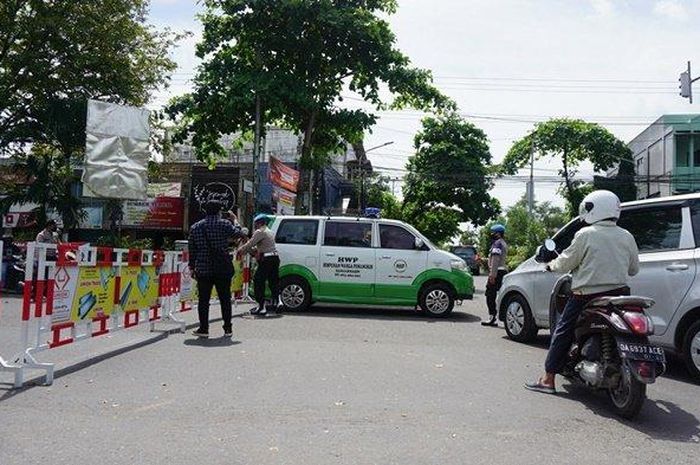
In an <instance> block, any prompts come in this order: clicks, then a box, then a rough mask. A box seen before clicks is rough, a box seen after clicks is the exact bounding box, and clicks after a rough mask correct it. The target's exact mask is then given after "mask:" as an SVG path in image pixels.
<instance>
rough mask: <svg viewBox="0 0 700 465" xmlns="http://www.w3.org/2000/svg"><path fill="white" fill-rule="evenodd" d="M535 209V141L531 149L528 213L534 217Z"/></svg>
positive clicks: (533, 140)
mask: <svg viewBox="0 0 700 465" xmlns="http://www.w3.org/2000/svg"><path fill="white" fill-rule="evenodd" d="M534 208H535V139H534V138H533V139H532V145H531V147H530V181H528V183H527V211H528V213H529V214H530V216H532V211H533V210H534Z"/></svg>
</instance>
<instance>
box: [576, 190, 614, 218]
mask: <svg viewBox="0 0 700 465" xmlns="http://www.w3.org/2000/svg"><path fill="white" fill-rule="evenodd" d="M578 213H579V216H580V218H581V219H582V220H583V221H585V222H586V223H588V224H594V223H597V222H599V221H603V220H608V219H615V220H617V219H619V218H620V199H619V198H618V197H617V195H615V194H613V193H612V192H610V191H602V190H601V191H595V192H591V193H590V194H588V195H587V196H586V197H584V198H583V201H581V205H580V206H579V209H578Z"/></svg>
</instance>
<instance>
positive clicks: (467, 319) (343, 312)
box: [288, 307, 481, 323]
mask: <svg viewBox="0 0 700 465" xmlns="http://www.w3.org/2000/svg"><path fill="white" fill-rule="evenodd" d="M288 315H290V316H291V315H294V316H301V317H321V318H361V319H368V320H407V321H425V322H428V323H443V322H449V323H476V322H479V321H481V318H479V317H478V316H475V315H471V314H469V313H464V312H453V313H451V314H450V316H448V317H446V318H431V317H427V316H425V315H423V314H421V313H419V312H417V311H415V310H404V309H390V308H387V309H384V308H380V309H376V308H371V309H368V308H336V307H312V309H311V310H308V311H305V312H289V313H288Z"/></svg>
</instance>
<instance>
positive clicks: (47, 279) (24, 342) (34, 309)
mask: <svg viewBox="0 0 700 465" xmlns="http://www.w3.org/2000/svg"><path fill="white" fill-rule="evenodd" d="M1 252H2V249H1V248H0V253H1ZM0 256H1V255H0ZM32 257H34V259H33V260H32ZM188 261H189V257H188V254H187V252H186V251H165V252H164V251H149V250H137V249H116V248H109V247H94V246H91V245H90V244H78V243H66V244H59V245H53V244H41V243H34V242H32V243H29V244H28V248H27V260H26V268H25V285H24V295H23V299H22V310H21V336H20V337H21V347H22V352H21V353H20V354H19V355H18V356H17V357H15V358H14V360H13V361H12V362H10V361H7V360H4V359H3V358H1V357H0V371H11V372H14V375H15V382H14V386H15V387H16V388H19V387H22V385H23V384H24V379H25V370H42V371H44V372H45V373H46V376H45V380H46V384H51V383H52V382H53V371H54V364H53V363H43V362H40V361H38V360H37V359H36V357H35V354H36V353H38V352H41V351H44V350H49V349H53V348H57V347H61V346H65V345H68V344H73V343H76V342H79V341H82V340H86V339H91V338H96V337H100V336H103V335H106V334H112V333H114V332H117V331H120V330H124V329H128V328H133V327H137V326H139V325H149V327H150V330H151V331H154V330H155V329H156V324H157V323H162V324H173V325H176V326H177V327H178V329H179V330H180V331H181V332H184V331H185V327H186V323H185V320H183V319H182V318H181V314H182V313H185V312H188V311H191V310H192V309H193V308H194V307H195V302H196V293H195V287H196V286H194V281H193V279H192V276H191V275H190V271H189V267H188ZM234 263H235V264H236V268H237V273H236V276H235V279H234V285H233V286H232V287H233V289H232V290H233V291H234V293H233V294H232V295H233V296H234V297H233V299H232V300H233V303H234V305H236V306H237V305H238V304H240V303H243V302H249V301H252V299H250V297H249V296H248V294H249V286H250V257H249V256H245V257H240V256H239V257H236V260H235V262H234Z"/></svg>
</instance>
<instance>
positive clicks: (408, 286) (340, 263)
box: [272, 216, 474, 317]
mask: <svg viewBox="0 0 700 465" xmlns="http://www.w3.org/2000/svg"><path fill="white" fill-rule="evenodd" d="M272 231H273V233H274V234H275V239H276V241H277V250H278V252H279V255H280V262H281V266H280V288H279V289H280V299H281V301H282V305H283V307H284V308H285V309H287V310H303V309H306V308H307V307H309V306H310V305H311V304H313V303H315V302H323V303H330V304H342V305H362V306H367V305H369V306H411V307H416V306H418V307H420V308H421V309H422V310H423V311H424V312H425V313H426V314H428V315H430V316H434V317H440V316H446V315H448V314H449V313H450V312H451V311H452V309H453V307H454V305H455V301H458V300H464V299H471V298H473V295H474V281H473V278H472V276H471V275H470V274H469V272H468V271H467V266H466V264H465V262H464V260H462V259H461V258H459V257H457V256H456V255H453V254H451V253H449V252H445V251H443V250H440V249H438V248H437V247H435V246H434V245H433V244H431V243H430V241H429V240H428V239H426V238H425V237H424V236H423V235H421V234H420V233H419V232H418V231H417V230H416V229H415V228H413V227H412V226H410V225H408V224H406V223H403V222H401V221H393V220H383V219H371V218H349V217H309V216H283V217H278V218H276V219H275V221H274V223H273V225H272Z"/></svg>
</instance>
